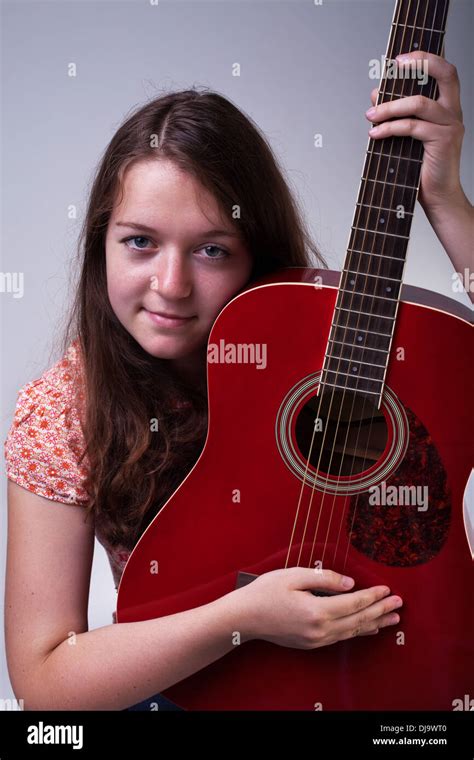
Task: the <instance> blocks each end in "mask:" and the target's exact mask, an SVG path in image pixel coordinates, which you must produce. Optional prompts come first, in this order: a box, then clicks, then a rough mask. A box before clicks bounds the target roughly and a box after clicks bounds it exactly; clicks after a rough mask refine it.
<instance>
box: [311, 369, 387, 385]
mask: <svg viewBox="0 0 474 760" xmlns="http://www.w3.org/2000/svg"><path fill="white" fill-rule="evenodd" d="M380 369H382V367H380ZM323 372H325V373H326V375H344V377H350V378H351V379H352V380H366V381H367V382H369V383H381V382H382V379H380V380H378V379H377V378H375V377H366V376H365V375H359V374H351V373H350V372H342V371H341V370H339V369H338V370H335V369H323Z"/></svg>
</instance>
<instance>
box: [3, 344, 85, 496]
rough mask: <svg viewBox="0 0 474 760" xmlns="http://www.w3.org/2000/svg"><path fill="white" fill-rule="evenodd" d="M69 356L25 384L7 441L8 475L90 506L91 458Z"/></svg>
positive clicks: (26, 485)
mask: <svg viewBox="0 0 474 760" xmlns="http://www.w3.org/2000/svg"><path fill="white" fill-rule="evenodd" d="M68 365H69V362H68V359H64V360H62V361H60V362H58V363H57V364H56V365H54V367H53V368H51V369H50V370H48V371H47V372H46V373H45V374H44V375H43V376H42V377H41V378H39V379H38V380H34V381H32V382H30V383H27V384H26V385H25V386H23V387H22V388H21V389H20V391H19V393H18V397H17V401H16V407H15V413H14V418H13V422H12V425H11V427H10V430H9V432H8V435H7V438H6V440H5V442H4V455H5V461H6V475H7V478H9V479H10V480H13V481H14V482H15V483H18V485H20V486H23V488H27V489H28V490H29V491H32V492H33V493H35V494H38V495H39V496H44V497H45V498H47V499H52V500H53V501H61V502H65V503H67V504H77V505H82V506H86V505H87V503H88V494H87V491H86V489H85V487H84V481H85V478H86V477H87V458H86V457H85V458H84V459H83V460H82V461H81V462H80V461H79V460H80V457H81V455H82V452H83V449H84V436H83V432H82V427H81V424H80V420H79V415H78V412H77V409H76V408H75V404H74V393H73V388H72V379H73V374H72V373H71V372H70V371H69V369H70V368H69V366H68Z"/></svg>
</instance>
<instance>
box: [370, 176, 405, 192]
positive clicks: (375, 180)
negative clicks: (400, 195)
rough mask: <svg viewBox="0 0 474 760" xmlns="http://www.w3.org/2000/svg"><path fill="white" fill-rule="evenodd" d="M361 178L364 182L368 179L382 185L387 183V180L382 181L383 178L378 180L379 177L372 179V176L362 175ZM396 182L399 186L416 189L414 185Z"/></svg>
mask: <svg viewBox="0 0 474 760" xmlns="http://www.w3.org/2000/svg"><path fill="white" fill-rule="evenodd" d="M361 179H363V180H364V182H367V181H369V180H370V181H371V182H381V183H382V185H387V184H388V183H387V182H384V181H383V180H380V179H372V177H362V178H361ZM396 184H397V185H398V186H399V187H406V188H407V190H418V187H416V186H414V185H402V184H400V182H397V183H396Z"/></svg>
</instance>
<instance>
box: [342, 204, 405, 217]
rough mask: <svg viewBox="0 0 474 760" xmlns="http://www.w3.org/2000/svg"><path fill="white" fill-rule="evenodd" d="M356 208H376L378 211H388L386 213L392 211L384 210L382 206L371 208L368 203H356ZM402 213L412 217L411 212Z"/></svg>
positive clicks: (389, 209) (390, 209)
mask: <svg viewBox="0 0 474 760" xmlns="http://www.w3.org/2000/svg"><path fill="white" fill-rule="evenodd" d="M356 206H364V207H365V208H376V209H378V210H379V211H388V212H392V211H393V209H392V208H384V207H383V206H373V205H372V204H370V203H356ZM403 213H404V214H410V216H413V212H412V211H404V212H403Z"/></svg>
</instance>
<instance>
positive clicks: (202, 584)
mask: <svg viewBox="0 0 474 760" xmlns="http://www.w3.org/2000/svg"><path fill="white" fill-rule="evenodd" d="M316 275H319V276H320V277H321V278H322V284H320V285H319V286H317V285H316V286H315V276H316ZM338 280H339V277H338V273H335V272H325V271H323V270H321V271H317V270H311V269H303V268H289V269H285V270H281V271H280V272H278V273H275V274H273V275H270V276H268V277H267V278H264V279H262V280H260V281H259V282H258V283H254V284H253V285H252V286H250V287H249V288H248V289H247V290H245V291H243V292H242V293H240V294H238V295H237V296H236V297H235V298H234V299H233V300H232V301H231V302H230V303H229V304H227V305H226V306H225V308H224V309H223V310H222V312H221V313H220V315H219V316H218V318H217V320H216V322H215V323H214V326H213V328H212V331H211V333H210V336H209V344H208V345H210V344H213V345H221V344H220V342H221V341H223V342H224V343H225V345H229V344H234V345H239V344H241V345H242V344H246V345H247V344H254V345H257V344H259V345H263V344H265V345H266V346H267V355H266V366H265V367H264V368H263V367H262V368H261V369H259V368H258V367H257V364H256V363H255V362H254V363H250V362H249V363H226V362H225V361H221V362H216V363H208V365H207V372H208V402H209V427H208V435H207V440H206V444H205V447H204V449H203V451H202V453H201V456H200V458H199V460H198V461H197V463H196V464H195V466H194V467H193V469H192V470H191V471H190V473H189V474H188V476H187V477H186V478H185V480H184V481H183V483H182V484H181V485H180V486H179V488H178V489H177V490H176V491H175V492H174V494H173V495H172V496H171V498H170V499H169V500H168V502H167V503H166V504H165V506H164V507H163V508H162V509H161V511H160V512H159V513H158V515H157V516H156V518H155V519H154V520H153V522H152V523H151V524H150V525H149V527H148V528H147V530H146V531H145V532H144V534H143V536H142V537H141V539H140V541H139V542H138V544H137V546H136V547H135V549H134V551H133V552H132V554H131V556H130V558H129V561H128V564H127V565H126V568H125V571H124V574H123V577H122V580H121V583H120V587H119V596H118V607H117V619H118V622H128V621H138V620H145V619H150V618H152V617H159V616H163V615H169V614H172V613H176V612H180V611H182V610H186V609H190V608H194V607H197V606H199V605H202V604H206V603H208V602H210V601H212V600H214V599H216V598H218V597H220V596H222V595H223V594H226V593H228V592H230V591H232V590H233V589H235V588H236V586H237V584H238V578H239V573H252V574H256V575H259V574H262V573H265V572H267V571H269V570H274V569H276V568H281V567H285V566H287V567H293V566H296V565H300V566H305V567H315V563H316V562H318V561H322V564H323V567H328V568H332V569H334V570H336V571H339V572H345V573H346V574H350V575H352V576H353V577H354V578H355V579H356V588H364V587H368V586H371V585H375V584H380V583H383V584H387V585H388V586H389V587H390V589H391V591H392V593H396V594H400V595H401V597H402V598H403V600H404V605H403V607H402V609H401V620H400V623H399V624H398V625H396V626H390V627H388V628H385V629H383V630H381V631H380V632H379V633H378V634H377V635H375V636H362V637H360V636H359V637H355V638H353V639H350V640H347V641H343V642H338V643H336V644H333V645H331V646H327V647H322V648H318V649H314V650H310V651H304V650H297V649H291V648H286V647H280V646H277V645H274V644H270V643H268V642H265V641H251V642H247V643H245V644H242V645H240V646H239V645H236V646H235V650H234V651H232V652H230V653H229V654H228V655H226V656H225V657H223V658H221V659H220V660H218V661H217V662H215V663H213V664H212V665H211V666H209V667H207V668H205V669H204V670H202V671H200V672H199V673H197V674H196V675H194V676H192V677H190V678H187V679H185V680H184V681H182V682H180V683H178V684H176V685H175V686H173V687H172V688H169V689H167V690H166V691H165V692H164V695H165V696H166V697H168V698H169V699H171V700H172V701H174V702H176V703H177V704H178V705H180V706H182V707H184V708H186V709H189V710H263V709H268V710H282V709H283V710H315V709H323V710H452V709H453V707H454V706H455V705H456V704H457V703H456V702H455V700H464V696H465V695H466V694H469V693H472V685H473V682H474V673H473V662H474V652H473V642H474V626H473V605H472V581H473V563H472V553H471V550H470V546H469V543H468V538H467V525H466V521H467V518H466V516H465V513H464V509H463V498H464V491H465V487H466V483H467V480H468V477H469V475H470V472H471V467H472V464H473V456H472V454H473V444H472V440H473V437H472V420H473V401H472V376H473V375H472V370H473V365H472V357H473V351H472V342H471V341H472V326H471V324H470V321H469V310H468V309H467V308H466V307H462V306H460V305H459V304H457V303H456V302H454V301H452V300H451V299H447V298H444V297H442V296H439V297H437V298H438V302H437V303H438V305H437V306H434V305H430V299H432V298H436V296H435V294H431V293H428V291H423V290H421V289H416V288H410V287H407V286H405V287H404V289H403V291H402V296H401V301H400V304H399V310H398V316H397V322H396V326H395V333H394V338H393V343H392V348H391V352H390V360H389V365H388V371H387V375H386V379H385V388H384V393H383V401H382V405H381V408H380V410H379V414H381V420H379V429H380V424H381V425H382V431H383V430H384V431H385V432H384V434H383V435H382V438H381V440H382V441H383V444H382V446H381V447H380V450H379V452H378V453H377V454H376V455H375V457H376V458H374V459H373V461H372V463H371V464H370V466H368V467H367V468H366V469H362V470H361V471H360V472H357V473H355V474H353V475H351V474H349V475H345V476H343V477H338V476H337V473H336V475H331V474H330V473H326V472H325V471H324V470H323V469H321V470H320V471H318V470H317V469H316V467H315V466H314V465H311V464H310V465H309V466H308V468H307V469H308V473H307V474H308V478H306V479H305V478H304V477H302V473H303V474H304V470H305V468H306V465H307V462H308V460H307V459H306V457H305V456H304V454H303V453H302V451H303V450H304V446H302V440H303V439H304V431H303V432H301V430H303V428H304V425H303V420H304V412H303V409H306V410H308V409H311V406H308V405H310V402H311V399H312V403H313V404H314V403H315V400H316V402H317V399H315V397H316V394H317V390H318V381H319V376H320V375H319V373H320V370H321V367H322V366H323V360H324V354H325V350H326V346H327V342H328V336H329V330H330V326H331V319H332V315H333V311H334V305H335V300H336V295H337V284H338ZM415 299H416V300H417V301H420V300H424V301H425V302H424V303H416V302H415ZM433 303H434V302H433ZM439 304H441V305H439ZM315 408H316V407H315ZM309 416H310V417H311V415H309ZM311 422H312V420H311ZM298 429H300V433H299V434H298ZM298 436H299V437H298ZM302 436H303V437H302ZM369 437H370V434H369ZM377 445H379V446H380V439H379V442H378V444H377ZM377 445H375V443H374V446H372V442H370V446H368V448H371V449H374V448H375V450H376V451H377ZM318 479H319V480H318ZM382 481H384V482H385V486H386V488H389V487H390V486H395V487H396V488H398V486H400V485H401V486H414V487H419V493H420V494H421V493H422V489H427V490H424V491H423V493H427V494H428V503H425V504H421V503H419V504H418V506H414V505H412V504H405V505H403V504H402V505H401V504H400V503H398V504H391V505H388V504H384V505H382V504H372V503H371V501H370V493H369V490H368V489H369V488H371V487H373V486H374V485H377V484H381V483H382ZM398 492H400V489H399V491H398ZM300 496H301V504H300V508H299V511H298V503H299V501H300ZM288 552H289V555H288ZM287 556H288V559H289V561H288V562H287ZM153 560H156V562H157V563H158V568H159V569H158V572H157V573H151V572H150V563H151V562H152V561H153Z"/></svg>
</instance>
